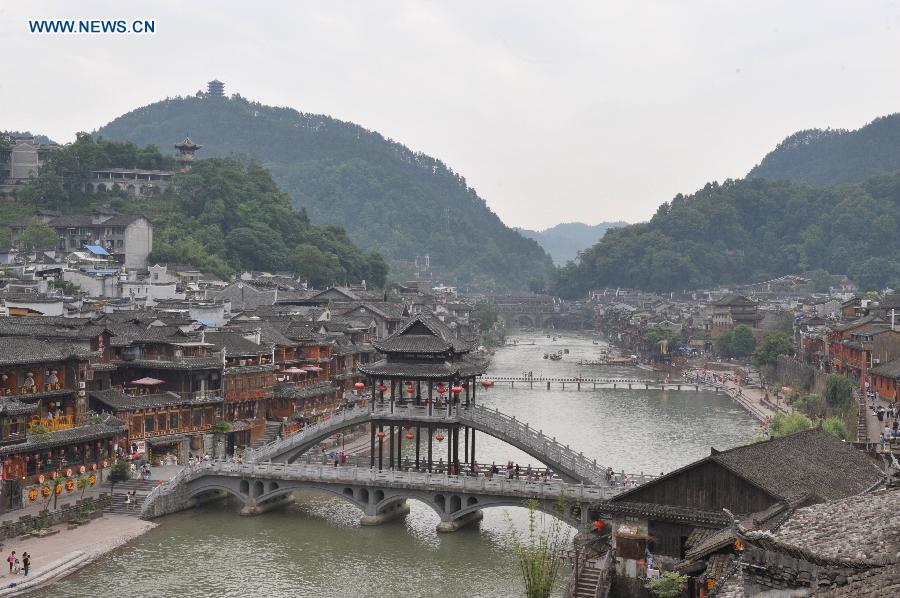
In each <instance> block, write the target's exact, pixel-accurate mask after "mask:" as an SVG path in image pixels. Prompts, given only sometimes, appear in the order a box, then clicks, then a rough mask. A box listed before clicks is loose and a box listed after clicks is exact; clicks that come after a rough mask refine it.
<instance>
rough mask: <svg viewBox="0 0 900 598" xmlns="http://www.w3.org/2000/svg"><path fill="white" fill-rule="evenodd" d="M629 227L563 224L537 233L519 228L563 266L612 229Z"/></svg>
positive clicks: (617, 224) (603, 224)
mask: <svg viewBox="0 0 900 598" xmlns="http://www.w3.org/2000/svg"><path fill="white" fill-rule="evenodd" d="M622 226H628V223H627V222H601V223H600V224H593V225H592V224H584V223H583V222H563V223H562V224H557V225H556V226H551V227H550V228H547V229H544V230H541V231H536V230H528V229H527V228H517V229H516V230H517V231H519V232H520V233H522V235H523V236H525V237H528V238H529V239H534V240H535V241H537V242H538V244H539V245H540V246H541V247H543V248H544V251H546V252H547V253H549V254H550V257H552V258H553V262H554V263H556V264H557V265H560V266H561V265H563V264H565V263H566V262H570V261H572V260H574V259H575V257H576V256H577V255H578V252H579V251H583V250H585V249H587V248H588V247H590V246H591V245H593V244H594V243H596V242H597V241H599V240H600V239H602V238H603V235H605V234H606V231H608V230H609V229H611V228H619V227H622Z"/></svg>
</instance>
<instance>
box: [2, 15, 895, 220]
mask: <svg viewBox="0 0 900 598" xmlns="http://www.w3.org/2000/svg"><path fill="white" fill-rule="evenodd" d="M35 18H55V19H115V18H124V19H129V20H131V19H133V18H143V19H154V20H155V21H156V33H155V34H154V35H34V34H31V33H29V32H28V20H29V19H35ZM898 19H900V9H898V4H897V3H896V2H880V1H871V2H869V1H861V2H823V1H821V0H819V1H810V2H800V1H792V2H783V1H779V2H767V1H759V0H757V1H754V2H740V3H739V2H722V1H707V2H700V1H697V2H691V1H686V0H677V1H676V0H671V1H666V2H636V1H628V2H621V1H620V2H615V3H608V2H599V1H591V2H561V1H549V0H548V1H546V2H523V1H520V0H519V1H510V2H505V1H504V2H500V1H490V0H478V1H472V2H465V1H460V0H453V1H450V0H447V1H445V2H427V1H423V0H410V1H394V2H385V1H377V0H368V1H361V2H351V1H340V0H337V1H336V0H323V1H321V2H308V1H303V0H294V1H291V2H267V1H257V2H246V1H243V2H237V1H230V0H219V1H215V2H213V1H211V0H194V1H185V0H171V1H169V0H165V1H163V0H144V1H141V2H122V1H115V2H92V1H89V0H76V1H72V0H57V1H40V0H3V1H2V2H0V55H2V56H3V57H4V60H3V74H2V76H0V98H2V99H0V129H18V130H24V129H29V130H32V131H37V132H42V133H46V134H48V135H50V136H51V137H53V138H54V139H56V140H57V141H70V140H72V139H73V137H74V132H75V131H78V130H93V129H95V128H96V127H98V126H101V125H103V124H105V123H106V122H108V121H109V120H112V119H113V118H115V117H116V116H117V115H119V114H122V113H124V112H127V111H129V110H131V109H133V108H135V107H138V106H141V105H145V104H148V103H150V102H153V101H155V100H158V99H161V98H164V97H166V96H174V95H182V94H192V93H194V92H195V91H197V90H198V89H200V88H201V87H205V82H206V81H207V80H209V79H212V78H214V77H217V78H219V79H221V80H223V81H225V83H226V92H228V93H233V92H237V93H240V94H241V95H243V96H245V97H248V98H251V99H255V100H259V101H261V102H263V103H267V104H275V105H285V106H291V107H294V108H297V109H298V110H301V111H305V112H316V113H325V114H329V115H332V116H334V117H336V118H339V119H342V120H350V121H354V122H357V123H360V124H362V125H363V126H365V127H367V128H370V129H375V130H377V131H380V132H381V133H383V134H384V135H386V136H388V137H391V138H393V139H396V140H398V141H400V142H402V143H404V144H406V145H408V146H410V147H411V148H413V149H415V150H420V151H423V152H425V153H428V154H430V155H433V156H436V157H438V158H440V159H442V160H443V161H445V162H446V163H447V164H449V165H450V166H451V167H452V168H453V169H455V170H457V171H458V172H460V173H462V174H463V175H464V176H465V177H466V179H467V180H468V182H469V184H470V185H472V186H474V187H475V188H476V189H477V190H478V192H479V193H480V194H481V196H482V197H484V198H485V199H486V200H487V202H488V205H490V206H491V208H493V209H494V210H495V211H496V212H497V213H498V214H499V215H500V216H501V218H503V220H504V221H505V222H507V223H508V224H510V225H516V226H528V227H532V228H545V227H547V226H550V225H553V224H556V223H558V222H563V221H572V220H580V221H584V222H589V223H595V222H599V221H603V220H619V219H622V220H628V221H638V220H643V219H647V218H649V217H650V216H651V215H652V214H653V212H654V211H655V210H656V207H657V206H658V205H659V204H660V203H661V202H663V201H667V200H669V199H671V197H672V196H673V195H675V194H676V193H678V192H685V193H690V192H692V191H694V190H696V189H698V188H700V187H702V186H703V184H704V183H706V182H707V181H709V180H722V179H724V178H728V177H740V176H743V175H744V174H746V172H747V171H748V170H749V169H750V168H751V167H752V166H753V165H754V164H756V163H757V162H758V161H759V160H760V159H761V158H762V156H763V155H765V153H766V152H768V151H769V150H770V149H772V148H773V147H774V146H775V145H776V144H777V143H778V142H779V141H781V140H782V139H783V138H784V137H785V136H787V135H788V134H790V133H792V132H794V131H796V130H798V129H803V128H810V127H827V126H831V127H844V128H857V127H859V126H860V125H863V124H865V123H866V122H868V121H870V120H871V119H873V118H874V117H876V116H879V115H883V114H888V113H891V112H895V111H897V110H898V108H900V76H898V74H900V73H898V65H900V62H898V58H900V20H898ZM198 141H199V142H201V143H202V142H203V140H202V139H200V140H198Z"/></svg>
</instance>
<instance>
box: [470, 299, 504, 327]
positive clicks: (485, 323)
mask: <svg viewBox="0 0 900 598" xmlns="http://www.w3.org/2000/svg"><path fill="white" fill-rule="evenodd" d="M499 320H500V314H499V313H498V312H497V308H496V307H494V306H493V305H491V304H490V303H486V302H484V303H479V304H477V305H476V306H475V321H476V322H478V329H479V330H481V332H487V331H488V330H490V329H491V328H493V327H494V324H496V323H497V322H498V321H499Z"/></svg>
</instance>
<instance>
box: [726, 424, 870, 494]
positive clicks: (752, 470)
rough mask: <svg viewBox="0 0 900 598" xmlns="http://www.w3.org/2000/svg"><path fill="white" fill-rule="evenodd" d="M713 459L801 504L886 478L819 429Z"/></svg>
mask: <svg viewBox="0 0 900 598" xmlns="http://www.w3.org/2000/svg"><path fill="white" fill-rule="evenodd" d="M710 459H711V460H712V461H715V462H716V463H718V464H720V465H722V466H723V467H726V468H728V469H729V470H731V471H732V472H733V473H735V474H736V475H738V476H740V477H742V478H744V479H746V480H748V481H749V482H751V483H753V484H755V485H756V486H758V487H760V488H762V489H763V490H765V491H766V492H768V493H770V494H771V495H772V496H774V497H776V498H779V499H782V500H785V501H787V502H788V503H791V504H793V503H796V502H797V501H798V500H801V499H804V498H807V497H809V498H814V499H816V500H818V501H825V500H836V499H839V498H845V497H847V496H852V495H855V494H860V493H861V492H864V491H866V490H868V489H869V488H871V487H872V486H873V485H874V484H876V483H878V481H879V480H880V478H881V477H882V476H881V474H880V473H879V471H878V469H876V468H875V467H873V464H874V461H873V460H872V459H871V458H870V457H868V456H867V455H866V454H865V453H863V452H861V451H858V450H856V449H855V448H853V446H852V445H850V444H847V443H846V442H842V441H841V440H839V439H838V438H836V437H835V436H832V435H831V434H829V433H828V432H825V431H823V430H821V429H819V428H813V429H811V430H806V431H803V432H797V433H796V434H790V435H788V436H783V437H781V438H776V439H773V440H767V441H764V442H756V443H753V444H748V445H745V446H740V447H737V448H733V449H731V450H728V451H723V452H717V453H714V454H713V455H712V456H711V457H710Z"/></svg>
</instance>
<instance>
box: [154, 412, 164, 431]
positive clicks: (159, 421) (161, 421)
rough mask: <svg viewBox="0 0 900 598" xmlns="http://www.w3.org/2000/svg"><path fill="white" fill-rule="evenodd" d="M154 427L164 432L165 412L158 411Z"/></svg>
mask: <svg viewBox="0 0 900 598" xmlns="http://www.w3.org/2000/svg"><path fill="white" fill-rule="evenodd" d="M156 427H157V429H158V430H159V431H160V432H164V431H165V429H166V414H165V413H160V414H159V415H157V416H156Z"/></svg>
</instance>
